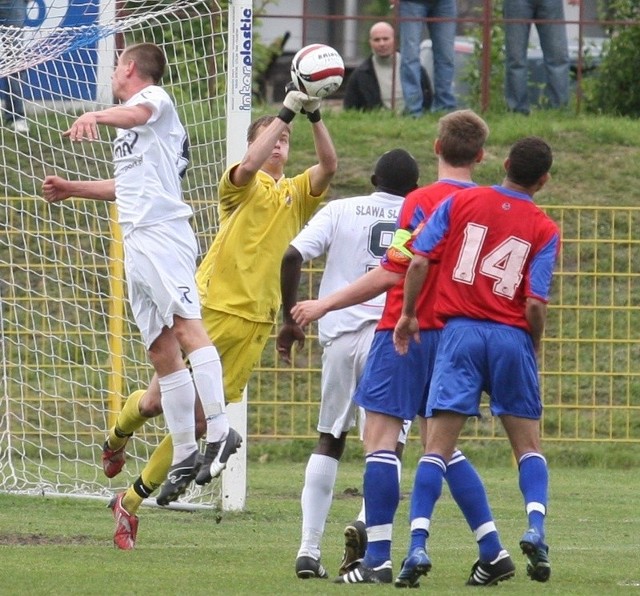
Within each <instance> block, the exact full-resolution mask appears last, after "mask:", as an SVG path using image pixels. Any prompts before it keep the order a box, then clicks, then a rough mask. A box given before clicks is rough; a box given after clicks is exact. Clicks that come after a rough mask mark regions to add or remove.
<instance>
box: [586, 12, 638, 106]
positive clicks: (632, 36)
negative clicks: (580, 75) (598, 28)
mask: <svg viewBox="0 0 640 596" xmlns="http://www.w3.org/2000/svg"><path fill="white" fill-rule="evenodd" d="M604 16H605V18H606V20H612V21H617V22H618V24H614V25H610V26H608V27H607V33H608V35H609V38H610V39H609V41H608V42H607V43H606V45H605V47H604V51H603V58H602V62H601V63H600V66H599V68H598V71H597V75H596V76H595V77H593V78H592V79H591V80H589V81H585V99H586V102H587V107H588V109H589V110H590V111H593V112H598V113H602V114H612V115H615V116H632V117H638V116H640V85H638V80H637V79H638V75H637V69H638V64H639V63H640V24H639V21H640V4H638V1H637V0H610V2H609V4H608V9H607V11H606V14H605V15H604ZM619 21H628V22H629V21H635V24H621V23H619Z"/></svg>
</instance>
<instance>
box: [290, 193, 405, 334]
mask: <svg viewBox="0 0 640 596" xmlns="http://www.w3.org/2000/svg"><path fill="white" fill-rule="evenodd" d="M403 200H404V198H403V197H401V196H398V195H392V194H389V193H385V192H377V191H376V192H374V193H372V194H371V195H367V196H362V197H353V198H348V199H340V200H334V201H331V202H330V203H328V204H327V205H326V206H325V207H323V208H322V209H321V210H320V211H318V213H316V215H314V216H313V218H312V219H311V220H310V221H309V223H308V224H307V226H306V227H305V228H304V229H303V230H302V231H301V232H300V233H299V234H298V235H297V236H296V237H295V238H294V239H293V241H292V242H291V245H292V246H293V247H294V248H296V250H298V252H299V253H300V254H301V255H302V258H303V260H305V261H308V260H310V259H315V258H317V257H319V256H321V255H323V254H325V253H326V255H327V260H326V265H325V270H324V274H323V275H322V281H321V282H320V289H319V292H318V296H319V297H320V298H322V297H323V296H326V295H328V294H331V293H333V292H335V291H336V290H340V289H342V288H344V287H345V286H347V285H349V284H350V283H352V282H354V281H355V280H356V279H358V278H359V277H362V276H363V275H364V274H365V273H367V271H369V270H371V269H373V268H375V267H377V266H378V264H379V263H380V259H381V258H382V257H383V256H384V254H385V251H386V250H387V248H388V247H389V245H390V244H391V240H392V238H393V233H394V230H395V227H396V220H397V217H398V213H399V211H400V206H401V205H402V201H403ZM384 300H385V294H381V295H380V296H378V297H376V298H374V299H372V300H370V301H368V302H365V303H363V304H357V305H355V306H350V307H349V308H343V309H341V310H336V311H333V312H329V313H327V314H326V315H325V316H324V317H322V318H321V319H320V320H319V321H318V335H319V339H320V343H321V344H322V345H326V343H327V342H329V341H331V340H332V339H335V338H336V337H338V336H340V335H341V334H343V333H351V332H353V331H356V330H357V329H359V328H360V327H362V325H364V324H365V323H367V322H369V321H378V320H379V319H380V316H381V315H382V309H383V307H384Z"/></svg>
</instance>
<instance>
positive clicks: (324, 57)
mask: <svg viewBox="0 0 640 596" xmlns="http://www.w3.org/2000/svg"><path fill="white" fill-rule="evenodd" d="M343 78H344V62H343V61H342V57H341V56H340V54H338V52H337V51H336V50H334V49H333V48H332V47H331V46H327V45H324V44H320V43H315V44H312V45H309V46H305V47H304V48H302V49H301V50H299V51H298V52H297V53H296V55H295V56H294V57H293V60H292V61H291V80H292V81H293V84H294V85H295V87H296V89H298V91H302V92H303V93H306V94H307V95H308V96H309V97H319V98H323V97H328V96H329V95H331V94H332V93H335V92H336V91H337V90H338V88H339V87H340V85H342V79H343Z"/></svg>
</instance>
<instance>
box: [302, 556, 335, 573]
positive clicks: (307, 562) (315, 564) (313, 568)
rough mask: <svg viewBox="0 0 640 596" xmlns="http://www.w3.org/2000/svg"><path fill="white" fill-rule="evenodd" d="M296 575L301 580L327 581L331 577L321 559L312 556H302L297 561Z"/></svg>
mask: <svg viewBox="0 0 640 596" xmlns="http://www.w3.org/2000/svg"><path fill="white" fill-rule="evenodd" d="M296 575H297V576H298V577H299V578H300V579H313V578H319V579H327V578H328V577H329V574H328V573H327V570H326V569H325V568H324V567H323V566H322V563H321V562H320V559H314V558H313V557H311V556H302V557H298V558H297V559H296Z"/></svg>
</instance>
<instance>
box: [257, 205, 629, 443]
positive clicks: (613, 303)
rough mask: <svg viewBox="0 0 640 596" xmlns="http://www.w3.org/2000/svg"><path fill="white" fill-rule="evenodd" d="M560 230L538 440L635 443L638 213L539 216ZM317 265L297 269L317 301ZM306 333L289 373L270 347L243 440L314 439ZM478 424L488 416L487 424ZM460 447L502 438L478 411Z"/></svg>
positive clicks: (574, 210) (312, 364)
mask: <svg viewBox="0 0 640 596" xmlns="http://www.w3.org/2000/svg"><path fill="white" fill-rule="evenodd" d="M545 210H546V211H547V212H548V213H549V215H550V216H551V217H553V219H554V220H555V221H556V222H558V224H559V225H560V227H561V230H562V239H563V240H562V241H563V245H562V253H561V257H560V261H559V264H558V267H557V271H556V275H555V281H554V287H553V295H552V298H551V301H550V305H549V313H548V323H547V328H546V333H545V339H544V341H543V347H542V352H541V355H540V370H541V375H540V376H541V385H542V393H543V401H544V405H545V409H544V416H543V436H544V437H545V439H547V440H558V441H567V442H581V441H584V442H633V443H640V366H639V364H638V363H639V362H640V341H639V333H640V331H639V330H640V309H639V308H638V306H639V304H640V271H639V270H638V266H637V264H638V263H640V240H639V239H638V238H637V230H638V229H639V226H640V209H636V208H629V207H621V208H610V207H558V206H549V207H545ZM321 274H322V263H318V262H311V263H310V264H309V266H308V267H306V268H305V269H304V272H303V275H304V278H305V284H304V285H305V288H306V292H307V295H308V296H309V297H315V296H316V295H317V286H318V283H319V279H320V277H321ZM315 334H316V328H315V327H312V328H311V330H310V332H309V336H308V339H307V342H306V344H305V348H304V350H303V351H302V352H300V353H298V354H297V355H296V359H295V363H294V365H293V366H288V365H284V364H283V363H282V362H281V361H278V357H277V354H276V351H275V344H274V338H272V339H271V340H270V343H269V345H268V346H267V349H266V350H265V352H264V354H263V357H262V361H261V363H260V365H259V367H258V368H257V370H256V372H255V373H254V375H253V377H252V380H251V383H250V387H249V434H250V436H251V437H255V438H258V437H260V438H291V439H293V438H307V437H308V438H311V437H315V436H317V431H316V424H317V414H318V405H319V400H320V372H321V370H320V367H321V365H320V359H321V349H320V346H319V344H318V342H317V337H316V335H315ZM484 414H487V415H486V416H485V415H484ZM463 436H464V437H465V438H480V439H489V440H490V439H497V438H503V437H504V434H503V432H502V429H501V427H500V424H499V423H498V424H496V422H495V421H494V420H493V419H492V418H491V416H490V415H489V412H488V408H486V406H485V407H484V409H483V417H482V419H478V420H474V421H473V422H469V423H467V425H466V428H465V432H464V435H463Z"/></svg>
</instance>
